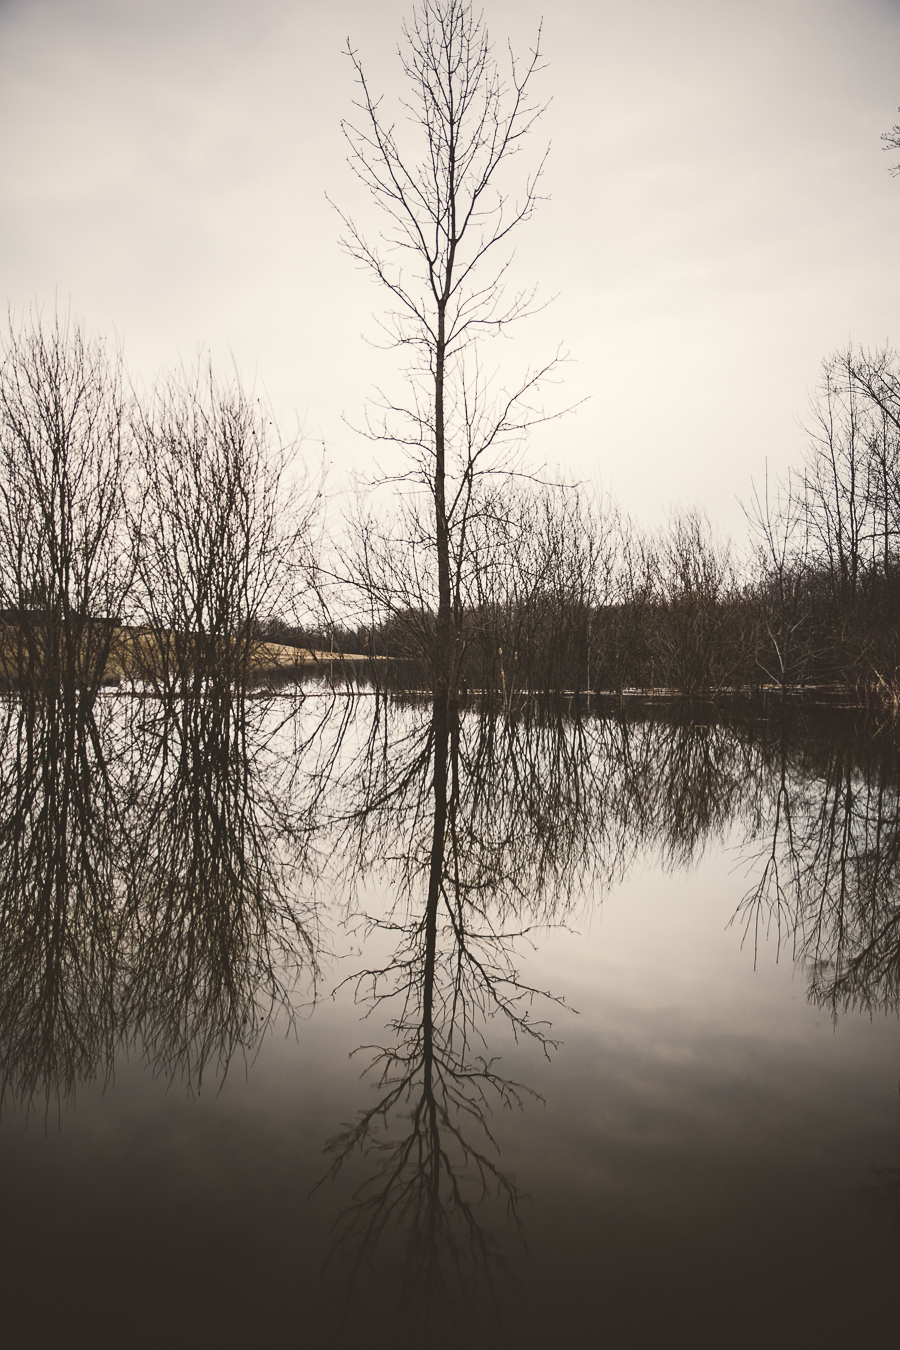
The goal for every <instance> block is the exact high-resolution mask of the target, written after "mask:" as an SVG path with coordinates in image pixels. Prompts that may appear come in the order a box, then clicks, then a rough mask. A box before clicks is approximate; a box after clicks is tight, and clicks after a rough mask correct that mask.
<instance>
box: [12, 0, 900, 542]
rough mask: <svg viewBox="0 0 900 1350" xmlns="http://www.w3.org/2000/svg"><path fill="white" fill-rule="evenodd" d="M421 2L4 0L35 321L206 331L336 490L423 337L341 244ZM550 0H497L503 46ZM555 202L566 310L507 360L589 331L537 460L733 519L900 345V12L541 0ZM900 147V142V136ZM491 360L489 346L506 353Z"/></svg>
mask: <svg viewBox="0 0 900 1350" xmlns="http://www.w3.org/2000/svg"><path fill="white" fill-rule="evenodd" d="M409 9H410V5H409V4H408V3H407V0H377V2H376V0H368V2H365V0H353V2H352V3H348V2H347V0H328V3H326V2H325V0H315V2H312V0H0V125H2V129H3V130H2V138H0V274H2V285H0V291H2V294H3V296H4V297H5V299H6V301H7V302H8V304H9V305H10V306H11V307H12V309H13V312H14V314H16V315H21V314H22V313H23V312H24V311H27V310H28V308H29V307H30V306H34V305H37V306H39V307H42V308H43V310H44V313H45V314H48V313H52V311H53V308H54V305H55V304H58V305H59V306H60V307H61V308H63V309H65V308H70V309H71V311H72V312H73V313H74V314H76V315H78V316H79V317H81V318H82V319H83V320H84V321H85V323H86V325H87V326H88V328H89V329H90V330H92V331H94V332H98V333H104V334H108V335H113V334H117V335H118V336H119V338H120V339H121V340H122V341H123V342H124V346H125V353H126V358H127V360H128V362H129V365H130V366H131V367H133V368H135V369H136V370H138V371H139V372H140V374H141V376H142V378H143V380H144V382H145V383H146V384H150V383H152V380H153V378H154V377H155V375H156V373H157V372H158V371H159V370H160V369H161V368H164V367H167V366H175V365H177V364H178V362H179V361H180V360H183V361H186V362H188V363H190V362H191V361H193V360H194V358H195V357H196V354H197V352H198V350H200V349H201V348H203V349H204V350H206V351H208V352H209V353H211V355H212V357H213V359H214V361H215V363H216V365H217V366H218V367H220V368H221V369H222V370H224V371H226V372H227V371H228V369H229V368H230V366H231V363H232V361H233V362H235V363H236V364H237V366H238V368H239V370H240V372H241V375H242V377H243V378H244V380H245V382H246V383H247V384H253V383H254V382H255V384H256V387H257V389H258V390H260V391H263V392H265V394H267V395H268V397H269V399H270V401H271V403H272V405H273V406H274V409H275V412H276V414H277V416H278V418H279V420H280V422H281V423H282V424H283V425H284V426H285V427H286V428H287V429H288V430H292V429H293V428H294V427H295V426H296V425H297V424H298V423H299V424H301V425H302V427H303V429H304V431H305V433H306V435H307V436H308V437H309V438H310V442H311V444H310V453H311V454H313V455H315V453H316V451H315V448H314V442H315V441H316V440H318V441H320V442H324V444H325V451H326V457H327V459H328V461H329V462H330V464H331V466H332V467H331V482H332V485H333V486H336V485H337V484H338V483H339V482H340V481H341V479H342V475H344V474H345V473H347V472H349V471H350V470H351V469H352V468H353V467H354V466H355V467H359V468H363V469H364V468H365V467H366V466H367V465H371V462H372V454H371V449H370V447H369V446H368V445H367V444H366V443H365V442H364V441H361V440H360V439H359V438H358V437H356V436H355V435H354V433H353V432H352V431H351V430H350V429H349V427H348V426H347V425H346V424H345V422H344V421H343V420H342V415H343V414H346V416H347V417H348V418H349V419H350V420H351V422H353V421H355V422H359V421H360V420H361V416H362V413H363V410H364V405H365V398H366V395H367V393H368V392H369V390H370V388H371V387H372V386H373V385H374V384H376V383H378V382H384V381H386V380H388V379H389V378H390V372H391V370H392V368H393V367H394V366H395V365H396V356H395V354H384V353H381V352H378V351H375V350H373V349H372V348H371V347H370V346H369V345H367V343H366V340H365V339H366V337H367V336H368V337H374V336H375V335H376V327H375V321H374V318H373V316H376V315H377V314H378V313H379V312H380V311H381V309H382V297H381V296H380V295H379V293H378V291H377V289H376V288H374V287H373V285H372V284H371V282H370V281H369V280H367V278H366V277H365V276H364V275H363V274H361V273H359V272H358V271H356V270H355V269H354V266H353V264H352V263H351V262H350V261H349V260H348V259H347V258H346V257H345V256H344V255H343V254H342V253H341V251H340V249H339V247H338V243H337V239H338V235H339V233H340V222H339V221H338V220H337V218H336V215H335V213H334V211H333V209H332V208H331V207H330V206H329V204H328V202H327V201H326V193H327V194H328V196H330V197H331V198H332V199H334V200H335V201H337V202H338V203H339V204H340V205H341V206H342V207H346V208H348V209H352V210H353V211H354V213H355V214H356V215H357V216H358V217H359V218H360V219H361V220H365V219H366V210H367V208H366V204H365V203H364V202H363V201H362V200H361V198H360V195H359V190H358V187H357V185H356V184H355V182H354V180H353V178H352V176H351V174H350V172H349V170H348V168H347V165H346V162H345V158H346V157H345V149H344V145H343V142H342V139H341V133H340V119H341V117H342V116H348V115H350V114H352V99H353V96H354V89H353V81H352V70H351V67H350V63H349V62H348V60H347V59H346V57H344V56H342V54H341V53H342V48H343V47H344V45H345V43H346V39H347V37H348V36H349V37H350V38H351V39H352V41H353V44H354V46H355V47H356V48H357V49H358V51H359V53H360V55H361V57H362V59H363V61H364V63H365V65H366V67H367V71H368V73H369V74H370V77H371V81H372V84H373V86H374V87H376V88H383V89H384V90H385V91H386V92H388V93H389V94H391V93H394V92H397V91H398V90H399V88H400V80H399V68H398V62H397V57H396V46H397V42H398V39H399V36H400V26H401V22H402V19H403V17H404V15H405V14H407V13H408V12H409ZM542 10H543V6H542V4H541V3H540V2H539V0H515V3H513V0H486V3H485V5H484V14H485V19H486V22H487V25H488V27H489V30H490V32H491V35H492V37H493V38H494V40H495V43H496V46H497V51H498V54H499V55H502V54H503V47H504V44H505V41H506V39H507V38H509V39H511V40H512V43H513V45H514V47H515V48H516V49H517V50H519V51H525V50H526V49H527V48H528V46H529V44H530V43H531V42H532V41H533V38H534V35H535V32H536V29H537V26H538V23H539V21H540V19H541V15H542ZM543 47H544V51H545V54H546V60H547V68H546V70H545V71H544V72H543V74H542V75H541V77H540V89H539V93H540V94H541V95H542V96H543V97H546V98H547V99H550V100H552V101H551V103H550V107H549V109H548V111H547V113H546V115H545V117H544V119H543V122H542V124H541V126H540V127H539V129H538V131H537V132H536V133H535V138H534V156H535V157H538V156H539V154H540V152H541V150H542V149H543V147H544V145H545V144H546V143H547V142H549V143H550V144H551V152H550V159H549V161H548V168H547V175H546V179H545V186H546V190H547V192H548V194H549V197H550V200H548V201H547V202H546V203H544V204H543V205H542V206H541V208H540V210H539V212H538V213H537V215H536V216H535V218H534V219H533V221H532V222H531V223H530V224H528V225H527V226H526V227H524V229H523V231H522V232H521V233H520V236H519V238H518V241H517V247H516V257H515V261H514V269H515V276H516V279H517V280H518V281H520V282H522V283H529V282H532V281H536V282H538V283H539V285H540V288H541V293H542V294H543V295H545V296H547V297H550V296H555V297H556V299H555V300H554V302H553V304H552V305H550V306H549V307H548V309H547V310H546V311H545V312H544V313H542V314H541V315H540V316H539V317H538V318H536V319H533V320H532V321H530V323H529V325H528V326H527V328H526V327H523V328H521V330H520V332H519V335H518V337H517V339H516V340H515V342H512V343H510V344H508V346H507V345H504V346H503V349H502V351H499V350H498V351H497V352H496V355H497V357H502V360H503V363H504V368H505V369H506V368H508V373H509V374H510V377H512V376H514V375H515V373H516V371H517V370H519V369H521V368H524V366H526V365H527V364H528V362H529V361H539V360H541V359H543V358H544V357H546V356H547V355H549V354H552V352H553V351H554V350H555V349H556V347H557V345H559V344H560V343H562V344H563V345H564V346H565V348H566V349H567V350H568V352H569V353H570V355H571V362H570V364H568V365H567V366H566V368H565V371H564V383H563V385H562V386H560V387H559V388H558V389H554V390H553V391H551V394H550V397H549V401H550V402H551V403H552V401H553V400H554V399H555V400H557V401H558V404H559V406H563V405H565V404H569V403H575V402H578V401H579V400H582V399H586V400H587V401H586V402H585V403H584V404H583V405H582V406H581V407H580V408H579V410H578V411H577V413H575V414H573V415H571V416H569V417H567V418H565V419H564V420H562V421H560V422H558V423H555V424H552V425H550V426H548V427H546V428H544V429H543V430H542V431H541V432H540V433H539V434H537V435H535V436H534V438H533V444H532V452H533V459H534V461H535V462H548V463H552V464H560V465H562V466H563V468H564V469H566V470H567V471H568V472H570V473H571V474H572V475H573V476H577V477H580V478H584V479H593V480H595V481H599V482H601V483H602V484H603V486H604V487H606V488H608V489H609V490H610V491H611V492H612V493H613V495H614V496H615V497H616V498H617V499H618V500H619V501H620V503H621V504H622V505H623V506H624V507H625V508H626V509H628V510H630V511H632V512H633V513H635V514H637V515H638V516H639V517H641V518H642V519H643V520H645V521H647V522H648V523H655V522H657V521H659V520H661V519H662V518H663V517H664V515H665V513H666V511H667V510H669V509H670V508H671V507H673V506H676V505H687V504H692V503H699V504H701V505H703V506H704V507H705V508H706V509H707V510H708V512H709V514H710V516H711V517H712V518H713V519H714V520H715V521H717V522H719V523H720V524H721V525H722V527H723V528H724V529H726V530H730V531H732V532H733V533H734V534H735V535H740V534H742V532H743V524H742V517H741V514H740V510H739V508H738V506H737V504H736V499H737V498H738V497H741V496H743V497H746V496H747V495H748V493H749V490H750V481H751V478H756V480H757V481H759V480H760V479H761V477H762V475H763V473H764V466H765V463H766V460H767V459H768V462H769V465H770V470H774V471H780V470H783V469H784V468H786V467H787V466H788V465H790V464H795V463H797V462H798V460H799V458H800V455H801V453H802V446H803V431H802V426H801V423H802V422H803V420H804V417H805V415H806V407H807V397H808V393H809V391H810V389H811V388H812V387H813V386H814V385H815V382H816V379H817V375H818V369H819V366H820V363H821V360H822V358H823V357H824V356H825V355H826V354H827V353H829V352H830V351H833V350H835V349H837V348H839V347H841V346H844V345H846V344H847V342H848V341H850V340H851V339H852V340H853V341H854V342H856V343H859V344H862V345H863V346H868V347H875V346H881V345H883V344H886V343H895V344H897V346H898V347H900V266H898V244H900V179H897V178H892V177H891V176H890V174H889V172H888V169H889V165H890V163H891V162H892V160H891V157H890V155H888V154H885V153H884V150H883V147H882V144H881V141H880V135H881V133H882V132H884V131H887V130H889V128H890V127H891V126H893V125H894V123H896V122H897V121H900V114H898V111H897V106H898V104H900V0H755V2H754V3H753V4H752V5H751V4H747V3H746V2H745V0H741V2H740V3H738V2H737V0H633V3H629V4H622V3H621V0H617V2H616V3H612V2H611V0H555V3H554V5H553V6H552V7H549V6H548V7H547V10H546V12H545V13H544V37H543ZM894 158H895V159H898V158H900V155H895V157H894ZM492 356H493V353H492Z"/></svg>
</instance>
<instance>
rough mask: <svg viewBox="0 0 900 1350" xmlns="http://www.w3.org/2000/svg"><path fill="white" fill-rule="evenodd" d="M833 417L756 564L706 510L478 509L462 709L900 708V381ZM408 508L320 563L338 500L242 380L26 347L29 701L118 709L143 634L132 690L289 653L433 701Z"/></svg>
mask: <svg viewBox="0 0 900 1350" xmlns="http://www.w3.org/2000/svg"><path fill="white" fill-rule="evenodd" d="M811 412H812V416H811V421H810V426H809V432H808V437H807V442H806V448H805V453H804V456H803V460H802V462H801V464H800V466H799V468H798V469H797V470H796V471H793V472H791V473H790V474H788V475H787V476H786V477H785V478H784V479H782V480H780V481H778V482H767V483H765V484H764V485H762V486H760V487H758V488H757V489H755V490H753V491H752V493H751V497H750V500H749V502H748V504H747V506H746V514H747V518H748V523H749V527H750V529H749V542H748V544H747V546H745V547H744V548H743V549H742V550H737V549H736V548H735V547H734V546H733V545H732V544H731V543H730V542H729V541H728V540H725V539H724V538H721V537H719V536H718V535H717V533H716V531H715V529H714V528H713V526H712V525H711V524H710V522H709V521H708V519H707V518H706V516H705V515H704V514H703V513H702V512H701V511H699V510H687V511H682V512H680V513H677V514H675V515H673V516H672V517H671V518H670V520H669V521H668V523H667V525H666V526H665V527H664V528H663V529H659V530H656V531H655V532H651V531H647V530H645V529H642V528H640V527H639V526H638V525H636V524H635V523H634V522H633V521H630V520H628V519H627V518H626V517H625V516H624V515H623V513H622V512H621V511H619V510H618V509H617V508H616V506H615V505H614V503H612V502H611V501H610V500H608V499H598V498H597V497H596V496H592V495H590V494H588V493H586V492H584V491H583V490H581V489H580V488H578V487H577V486H560V485H558V484H556V485H548V484H546V483H543V482H541V481H539V480H537V479H534V478H525V477H521V476H513V475H507V476H505V477H499V478H488V479H486V480H485V483H484V484H482V485H480V486H476V488H473V491H472V494H471V500H470V504H469V511H468V518H467V522H466V531H465V541H464V545H465V546H464V548H461V549H460V550H459V552H458V554H457V555H456V557H455V560H454V577H453V613H452V619H453V622H452V631H453V633H454V635H455V637H454V652H453V662H454V667H455V670H456V671H457V672H458V683H457V686H456V687H457V690H458V696H464V695H465V693H466V691H467V690H469V691H476V690H483V691H487V692H489V693H490V694H491V695H493V696H496V697H497V698H498V699H500V700H502V701H503V702H504V704H505V705H506V706H507V707H513V706H515V705H516V704H517V701H518V700H520V699H522V698H524V697H534V696H544V697H555V696H557V695H560V694H565V693H572V692H584V691H595V692H596V691H611V692H615V693H619V694H621V693H624V692H625V691H627V690H651V689H669V690H675V691H678V692H680V693H682V694H684V695H688V696H692V697H704V698H708V697H713V696H717V695H723V694H725V693H726V692H727V691H734V690H737V689H741V690H745V691H747V690H753V689H760V688H768V689H770V690H771V689H774V690H776V691H779V692H787V691H789V690H794V689H798V688H803V687H805V686H809V685H831V686H834V685H842V686H845V687H846V686H849V687H851V688H852V690H853V691H854V697H855V698H856V699H857V701H860V700H862V701H866V700H870V701H877V702H885V701H887V702H889V703H891V704H893V703H894V702H895V701H897V700H900V358H898V356H897V355H896V354H895V353H893V352H891V351H880V352H876V353H874V354H870V353H866V352H863V351H860V350H857V349H855V348H848V349H847V350H846V351H844V352H841V353H839V354H837V355H835V356H832V357H830V358H829V359H828V360H827V361H826V362H825V364H824V367H823V373H822V379H821V383H820V386H819V388H818V389H817V391H816V393H815V395H814V398H813V400H812V405H811ZM397 500H398V504H396V505H395V506H394V508H393V510H394V514H393V516H391V515H390V509H391V508H390V507H389V508H388V511H387V514H386V515H385V514H381V515H379V514H378V510H381V509H382V508H378V509H377V510H376V509H372V510H370V511H368V513H366V514H359V515H358V516H356V517H354V518H352V519H351V520H350V521H349V522H345V524H344V525H343V526H341V527H340V529H341V531H342V533H340V535H338V532H337V531H335V532H334V533H333V535H332V537H331V538H330V540H329V541H328V542H327V544H326V542H325V541H323V540H321V539H320V541H319V543H318V544H317V545H314V543H313V540H314V537H315V531H314V526H313V520H314V506H315V493H314V492H312V491H311V490H310V489H309V488H308V486H307V485H306V484H305V483H304V480H303V478H302V474H301V473H300V471H299V467H298V461H297V459H296V456H295V455H294V453H293V451H292V449H291V448H290V447H285V446H284V445H283V444H282V442H281V441H280V440H279V438H278V437H277V434H276V432H275V430H274V428H273V426H272V424H271V420H270V418H269V416H268V414H267V413H266V412H265V410H263V409H262V408H261V407H260V405H259V404H258V403H256V402H255V401H253V400H252V399H250V398H249V397H248V396H247V395H246V394H244V393H243V392H242V390H241V389H240V387H239V386H238V385H237V384H236V383H232V384H229V385H221V384H219V383H218V382H217V381H216V379H215V377H214V375H213V374H212V372H211V371H209V370H205V371H202V372H201V373H200V374H195V375H193V376H187V375H181V376H178V377H173V378H170V379H168V380H165V381H163V382H162V383H161V384H160V385H159V386H158V387H157V389H156V390H155V391H154V392H153V393H152V394H151V395H150V397H149V398H147V399H139V398H138V397H137V396H136V395H135V394H134V393H133V392H132V391H131V390H130V389H129V388H128V386H127V382H126V381H125V378H124V374H123V370H122V363H121V358H120V356H119V355H118V354H113V355H111V354H110V353H109V352H108V351H107V349H106V348H105V347H104V346H103V344H102V343H100V342H97V341H89V340H87V339H86V338H85V337H84V335H83V334H82V332H81V331H80V329H79V327H78V325H77V324H74V323H68V324H66V323H56V324H54V325H52V326H49V327H48V326H46V325H44V326H42V325H41V324H40V323H34V324H32V325H31V326H30V327H26V328H23V329H21V330H12V331H11V332H10V334H9V336H8V338H7V340H6V343H5V351H4V354H3V360H2V365H0V619H2V621H3V624H4V628H3V633H4V640H3V651H2V658H3V661H4V673H5V677H6V679H7V682H8V683H10V682H14V681H13V676H14V675H15V677H16V678H17V679H18V682H19V683H20V684H23V685H25V686H28V687H29V688H37V687H39V686H40V685H41V684H45V685H46V686H47V688H48V689H52V690H53V691H62V692H65V691H66V690H68V691H69V695H70V696H71V695H74V693H75V692H76V691H77V692H78V696H79V697H83V696H84V693H85V691H91V690H94V691H96V689H98V688H99V685H100V683H101V682H102V680H103V678H104V676H105V673H106V672H107V671H108V669H109V665H110V658H111V654H112V651H113V647H114V645H115V643H116V640H117V639H116V633H117V632H121V631H122V627H123V626H125V628H127V630H128V631H129V632H130V633H131V635H132V638H131V645H130V656H129V659H130V660H131V661H132V664H133V666H134V673H140V672H139V671H138V670H137V667H138V666H139V665H140V660H139V657H140V654H141V652H143V659H144V662H145V667H146V669H145V670H144V672H143V673H144V674H145V675H146V674H147V672H148V669H149V668H151V667H152V668H153V674H154V678H156V679H157V680H158V681H162V682H164V683H165V682H168V683H169V684H175V685H177V686H178V688H179V689H181V690H183V687H184V685H185V682H186V681H189V680H190V681H194V682H195V683H197V682H199V685H201V686H202V685H203V683H204V682H205V681H208V680H209V679H211V678H214V677H215V678H219V679H222V680H225V681H226V682H227V681H234V680H235V679H237V678H239V677H242V675H245V674H246V671H247V670H248V666H249V663H250V657H251V655H252V653H253V652H254V651H255V650H256V649H258V648H259V646H260V645H261V644H263V643H278V644H283V645H287V646H293V647H302V648H308V649H310V650H312V651H315V652H320V653H321V652H324V653H326V654H329V655H331V654H333V655H334V656H335V657H337V658H341V657H343V658H347V657H351V656H352V657H356V658H365V659H366V660H368V661H369V663H370V665H369V670H370V675H371V678H373V679H375V680H377V681H378V682H379V683H382V684H386V685H391V686H393V687H397V688H403V687H413V688H418V689H433V688H434V687H435V683H434V671H435V665H436V662H437V661H438V650H440V651H443V647H444V644H445V643H446V631H441V632H440V633H439V632H438V627H437V607H436V605H435V603H434V597H435V595H436V594H437V588H436V585H435V577H434V575H433V573H434V566H435V563H434V560H435V557H436V554H435V552H434V550H432V549H429V547H428V545H429V533H428V532H429V529H431V530H432V532H433V526H430V525H429V517H428V515H427V513H424V514H423V513H419V512H418V511H417V508H416V505H415V503H413V504H412V505H410V503H409V501H408V499H406V498H404V497H402V496H400V497H398V499H397ZM336 558H337V559H338V560H337V561H335V559H336ZM142 643H143V646H142V645H141V644H142ZM435 643H438V648H436V646H435ZM382 658H389V659H388V660H384V659H382ZM120 664H121V665H127V661H126V660H125V658H124V657H123V656H122V654H121V653H120Z"/></svg>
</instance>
